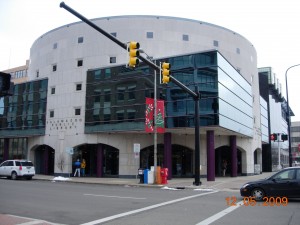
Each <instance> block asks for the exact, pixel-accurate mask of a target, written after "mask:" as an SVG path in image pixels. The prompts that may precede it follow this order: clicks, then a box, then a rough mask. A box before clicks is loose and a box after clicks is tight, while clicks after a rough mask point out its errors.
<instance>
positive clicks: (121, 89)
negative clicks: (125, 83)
mask: <svg viewBox="0 0 300 225" xmlns="http://www.w3.org/2000/svg"><path fill="white" fill-rule="evenodd" d="M125 89H126V88H125V87H118V88H117V93H118V101H124V100H125Z"/></svg>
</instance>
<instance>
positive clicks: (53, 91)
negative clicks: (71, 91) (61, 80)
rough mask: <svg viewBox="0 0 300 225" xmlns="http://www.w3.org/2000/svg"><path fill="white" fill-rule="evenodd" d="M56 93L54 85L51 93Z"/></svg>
mask: <svg viewBox="0 0 300 225" xmlns="http://www.w3.org/2000/svg"><path fill="white" fill-rule="evenodd" d="M54 94H55V87H52V88H51V95H54Z"/></svg>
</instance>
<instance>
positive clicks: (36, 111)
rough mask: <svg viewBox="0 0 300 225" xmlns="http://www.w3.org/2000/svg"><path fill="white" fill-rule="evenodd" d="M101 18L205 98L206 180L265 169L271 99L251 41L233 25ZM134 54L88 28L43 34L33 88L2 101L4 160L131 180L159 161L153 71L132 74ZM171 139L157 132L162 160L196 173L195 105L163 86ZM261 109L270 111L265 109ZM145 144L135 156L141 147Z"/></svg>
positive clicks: (36, 47)
mask: <svg viewBox="0 0 300 225" xmlns="http://www.w3.org/2000/svg"><path fill="white" fill-rule="evenodd" d="M93 22H94V23H95V24H97V25H98V26H100V27H101V28H102V29H104V30H106V31H107V32H109V33H110V34H111V35H113V36H115V37H117V38H118V39H119V40H122V41H123V42H124V43H126V42H128V41H132V40H134V41H138V42H139V43H140V45H141V48H142V49H143V50H144V51H145V52H146V53H147V55H148V56H150V57H151V58H152V59H153V60H154V61H155V62H156V63H158V62H159V61H162V60H165V61H168V62H170V63H171V65H172V74H173V76H174V77H176V79H178V80H180V81H181V82H183V83H184V84H185V85H187V86H188V87H190V88H191V89H193V88H195V86H196V85H197V86H198V87H199V90H200V93H201V96H202V98H201V100H200V125H201V127H200V156H201V157H200V165H201V172H200V173H201V176H205V177H207V179H208V180H214V179H215V176H219V175H221V174H222V173H221V167H222V166H221V164H222V161H224V160H226V161H227V163H228V169H227V174H228V175H231V176H237V175H252V174H254V165H255V164H256V167H257V168H258V170H259V171H258V172H261V168H262V139H263V140H266V137H268V133H267V131H268V124H267V123H266V122H264V123H263V128H262V123H261V119H262V118H266V117H267V109H266V105H267V103H266V100H263V99H262V98H261V97H260V93H259V79H258V70H257V62H256V60H257V56H256V51H255V48H254V47H253V45H252V44H251V43H250V42H249V41H248V40H247V39H245V38H244V37H243V36H241V35H239V34H237V33H236V32H234V31H231V30H229V29H226V28H224V27H220V26H216V25H213V24H209V23H205V22H202V21H195V20H189V19H182V18H174V17H161V16H159V17H158V16H117V17H106V18H98V19H94V20H93ZM127 58H128V53H127V52H126V51H124V49H122V48H120V47H119V46H117V45H116V44H115V43H113V42H112V41H111V40H109V39H108V38H106V37H104V36H103V35H101V34H100V33H97V32H96V31H95V30H94V29H92V28H91V27H89V26H88V25H86V24H85V23H83V22H77V23H72V24H67V25H64V26H62V27H59V28H57V29H54V30H51V31H49V32H47V33H45V34H44V35H42V36H41V37H39V38H38V39H37V40H36V41H35V42H34V43H33V45H32V47H31V51H30V64H29V69H28V82H25V83H21V84H17V85H16V86H15V90H14V96H12V97H6V98H4V101H3V103H2V105H0V112H2V113H0V121H1V122H0V123H1V128H0V135H1V139H0V158H1V159H7V158H15V157H25V158H29V159H31V160H33V161H34V163H35V165H36V169H37V173H43V174H52V173H54V174H69V173H72V171H74V168H73V166H72V165H73V162H74V161H75V160H76V159H77V158H80V159H83V158H84V159H86V161H87V167H86V173H87V175H89V176H98V177H102V176H104V177H109V176H118V177H130V176H135V175H136V174H137V171H138V168H139V167H150V166H151V165H153V157H154V156H153V149H154V146H153V134H149V133H146V132H145V131H144V127H145V122H144V121H145V114H144V113H145V97H153V86H154V85H153V82H154V81H153V73H154V72H153V71H152V70H151V68H149V67H148V66H146V65H144V64H141V65H140V66H139V67H137V68H136V69H134V70H132V69H130V68H127V67H126V66H125V64H126V63H127V60H128V59H127ZM158 92H159V97H160V98H161V99H164V100H165V104H166V118H165V121H166V133H164V134H159V135H158V156H157V157H158V164H159V165H160V166H163V167H167V168H168V169H169V178H172V177H191V176H193V174H194V171H195V163H194V153H195V146H194V142H195V134H194V129H193V127H194V105H193V104H194V102H193V99H192V98H191V97H190V96H188V94H187V93H184V92H183V91H182V90H180V89H179V88H178V87H176V86H175V85H174V84H172V83H169V84H168V85H160V86H159V90H158ZM261 112H262V113H261ZM135 143H139V144H140V146H141V152H140V157H139V158H138V159H136V158H135V154H134V152H133V146H134V144H135Z"/></svg>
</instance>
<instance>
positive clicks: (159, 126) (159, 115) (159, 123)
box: [156, 100, 165, 133]
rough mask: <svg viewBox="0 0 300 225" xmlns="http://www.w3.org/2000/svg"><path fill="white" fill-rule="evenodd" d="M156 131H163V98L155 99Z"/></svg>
mask: <svg viewBox="0 0 300 225" xmlns="http://www.w3.org/2000/svg"><path fill="white" fill-rule="evenodd" d="M156 106H157V108H156V131H157V133H165V102H164V100H157V101H156Z"/></svg>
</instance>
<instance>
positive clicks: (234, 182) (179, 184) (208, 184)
mask: <svg viewBox="0 0 300 225" xmlns="http://www.w3.org/2000/svg"><path fill="white" fill-rule="evenodd" d="M272 174H274V172H267V173H262V174H259V175H253V176H239V177H216V179H215V181H207V179H206V178H201V179H200V181H201V182H202V184H201V185H200V186H195V185H193V182H194V181H195V179H194V178H173V179H171V180H168V184H140V183H139V181H140V180H139V178H137V179H129V178H128V179H127V178H96V177H65V178H63V177H54V176H47V175H40V174H37V175H35V176H34V177H33V179H35V180H47V181H52V182H54V181H55V182H74V183H90V184H105V185H127V186H140V187H158V188H161V187H164V186H166V187H170V188H194V189H198V188H199V189H216V190H227V191H228V190H236V191H237V190H238V191H239V189H240V187H241V186H242V185H243V184H244V183H246V182H248V181H253V180H259V179H264V178H266V177H269V176H271V175H272Z"/></svg>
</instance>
